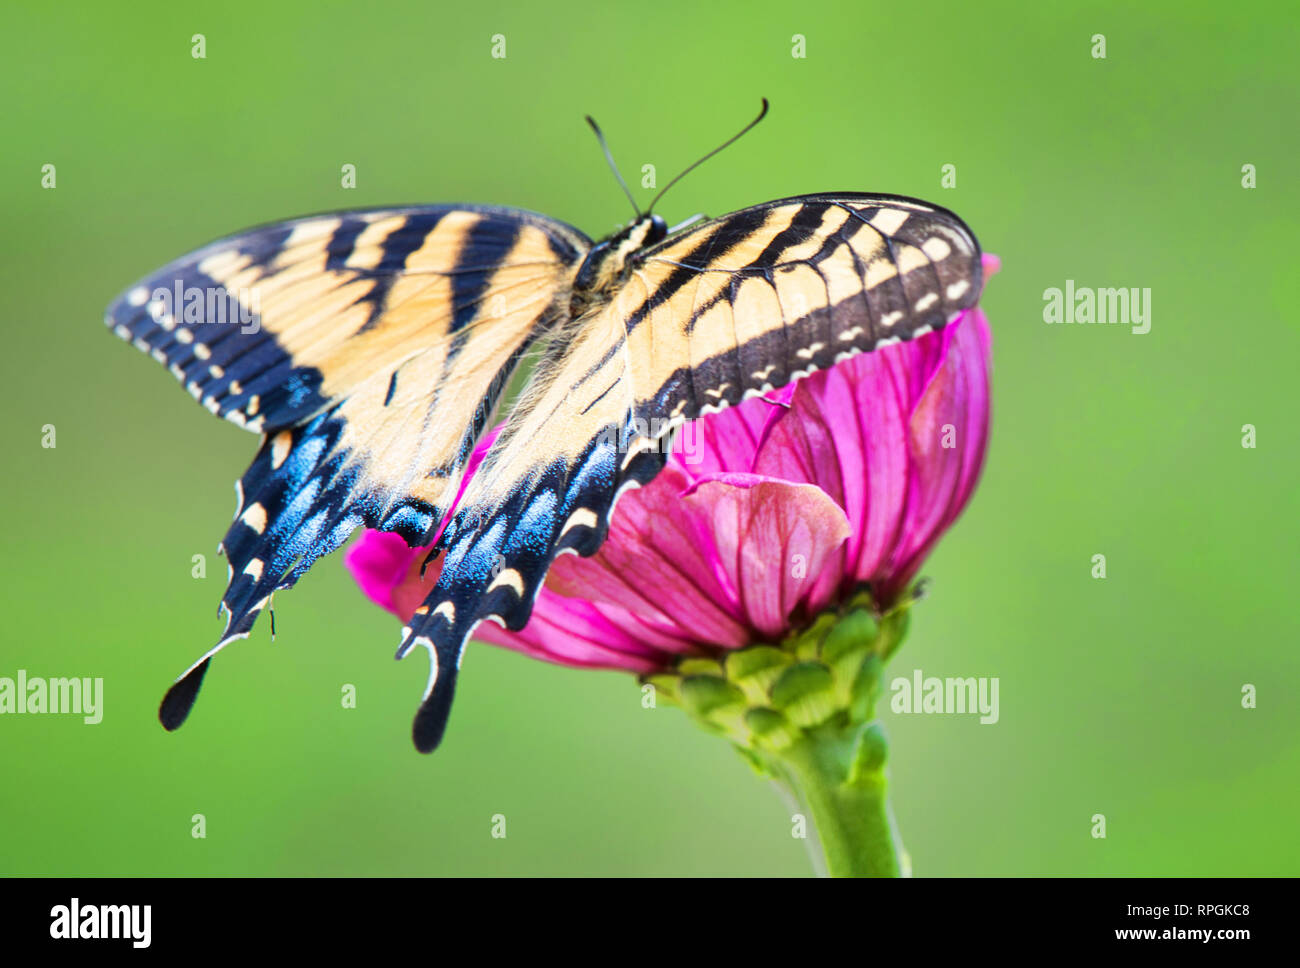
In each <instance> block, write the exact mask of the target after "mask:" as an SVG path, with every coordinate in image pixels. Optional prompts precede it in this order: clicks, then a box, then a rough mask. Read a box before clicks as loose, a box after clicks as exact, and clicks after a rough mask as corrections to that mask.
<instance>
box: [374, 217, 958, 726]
mask: <svg viewBox="0 0 1300 968" xmlns="http://www.w3.org/2000/svg"><path fill="white" fill-rule="evenodd" d="M629 270H630V271H629V274H628V275H627V278H626V281H625V283H624V284H623V285H622V286H621V288H620V289H619V290H618V291H617V292H616V293H615V295H614V297H613V298H612V299H611V300H610V301H609V302H608V303H606V304H605V305H604V306H602V307H601V308H599V309H597V310H595V311H594V312H592V313H590V314H588V315H587V316H584V317H583V318H581V319H578V320H574V321H572V322H571V324H570V325H569V327H567V328H566V329H565V330H563V331H561V332H560V333H559V334H558V335H557V337H556V338H555V339H554V340H553V342H552V347H551V349H550V351H549V353H548V356H547V359H546V360H544V361H543V363H542V365H540V366H539V368H538V370H537V371H536V373H535V374H534V376H533V378H532V380H531V381H530V385H529V388H528V391H527V393H526V395H525V398H524V399H523V401H522V402H521V404H520V405H519V406H517V407H516V408H515V411H514V412H513V413H512V414H511V416H510V419H509V421H508V423H507V425H506V427H505V429H504V430H503V432H502V433H501V435H500V437H499V438H498V440H497V441H496V443H495V444H494V445H493V448H492V450H491V451H490V452H489V454H488V455H487V457H486V459H485V461H484V463H483V466H482V467H481V468H480V470H479V472H478V473H477V474H476V475H475V476H474V478H473V480H472V481H471V482H470V484H469V487H468V488H467V490H466V492H465V494H464V497H463V500H462V501H461V502H460V504H459V505H458V508H457V510H456V512H455V514H454V515H453V518H452V521H451V522H450V524H449V525H448V527H447V529H446V531H445V532H444V534H443V535H442V539H441V544H442V546H443V547H445V549H446V557H445V559H444V561H443V568H442V572H441V576H440V578H439V580H438V583H437V585H436V586H435V588H434V589H433V591H432V592H431V593H430V595H429V597H428V599H427V600H426V601H425V603H424V604H423V605H422V606H421V608H420V609H419V610H418V612H417V614H416V616H415V617H414V619H413V621H412V623H411V626H410V627H409V628H408V629H405V630H404V631H403V636H404V637H403V643H402V647H401V649H399V653H398V654H399V656H400V655H403V654H405V652H406V651H407V650H409V649H410V648H411V647H412V646H414V645H417V644H418V645H423V646H425V647H427V648H429V650H430V652H431V653H432V654H433V657H434V676H433V677H432V678H431V681H430V688H429V690H428V691H427V692H426V695H425V699H424V702H423V704H422V705H421V709H420V712H419V713H418V714H417V716H416V720H415V727H414V735H415V742H416V745H417V747H419V748H420V749H422V750H430V749H432V748H434V747H435V746H436V745H437V743H438V742H439V741H440V739H441V736H442V731H443V729H444V726H445V720H446V716H447V712H448V710H449V708H450V703H451V697H452V692H453V689H454V683H455V677H456V672H457V669H458V667H459V662H460V655H461V651H462V649H463V646H464V643H465V641H466V639H467V638H468V636H469V635H470V634H471V633H472V631H473V629H474V627H475V626H476V625H477V624H478V622H480V621H482V620H484V619H489V620H493V621H497V622H500V623H502V624H504V625H506V626H507V627H509V628H512V629H519V628H522V627H523V625H524V624H525V623H526V622H527V620H528V616H529V613H530V612H531V609H532V602H533V600H534V598H535V596H536V594H537V591H538V589H539V588H540V586H541V583H542V580H543V579H544V577H545V575H546V572H547V570H548V569H549V567H550V564H551V562H552V561H553V560H554V558H555V556H556V555H557V554H559V553H561V552H565V551H573V552H577V553H579V554H582V555H590V554H593V553H594V552H595V551H596V549H597V548H598V547H599V546H600V544H601V542H602V541H603V540H604V538H605V534H606V531H607V528H608V521H609V515H610V513H611V510H612V507H613V504H614V501H615V499H616V498H617V496H618V494H619V493H620V492H621V491H622V490H623V489H624V488H625V487H628V486H634V485H641V484H645V483H647V482H648V481H649V480H650V479H651V478H653V477H654V475H655V474H656V473H658V471H659V469H660V468H661V467H662V466H663V463H664V461H665V459H666V454H667V450H668V446H667V442H668V438H669V436H670V434H671V433H672V431H673V430H674V429H675V428H676V427H677V426H679V425H680V424H681V423H683V422H684V421H686V420H689V419H692V418H694V417H697V416H699V415H701V414H704V413H708V412H711V411H714V410H718V409H722V408H724V407H727V406H731V405H733V404H735V403H738V402H739V401H740V400H742V399H744V398H745V397H747V396H752V395H755V394H758V393H762V392H765V391H767V390H770V389H773V388H776V387H780V386H782V385H784V384H786V383H788V382H790V381H791V380H794V379H797V378H798V377H801V376H804V375H806V374H808V373H811V372H813V371H814V370H817V369H820V368H824V367H827V366H830V365H832V364H833V363H835V362H836V361H838V360H841V359H844V358H846V357H848V356H851V355H853V354H855V353H861V352H866V351H870V350H872V349H875V348H876V347H878V346H881V345H884V344H887V343H890V342H896V341H899V340H906V339H912V338H914V337H916V336H918V335H921V334H924V333H926V332H929V331H931V330H937V329H940V328H942V327H943V326H945V325H947V324H948V323H949V322H951V321H953V320H954V319H955V318H956V317H957V316H958V315H959V314H960V313H961V312H962V311H963V310H965V309H967V308H969V307H970V306H973V305H974V304H975V301H976V299H977V297H978V295H979V292H980V289H981V287H982V282H983V280H982V274H981V267H980V250H979V245H978V243H977V242H976V240H975V237H974V235H973V234H972V233H971V232H970V230H969V229H968V228H967V227H966V226H965V225H964V224H963V223H962V222H961V220H960V219H959V218H957V216H955V215H953V214H952V213H950V212H948V211H946V210H944V209H941V208H938V207H937V206H933V205H929V204H926V203H924V202H920V201H916V200H913V199H905V198H898V197H894V196H880V195H859V194H843V195H813V196H804V197H800V198H793V199H785V200H781V201H776V202H771V203H768V204H766V205H761V206H756V207H754V208H750V209H745V210H743V211H740V212H737V213H735V214H732V215H728V216H725V217H723V218H720V219H716V220H714V221H712V222H708V223H705V224H703V225H701V226H698V227H696V228H694V229H692V230H691V231H689V232H687V233H685V234H682V235H679V236H675V237H673V238H669V239H667V240H665V241H664V242H662V243H660V244H659V245H657V246H654V247H652V248H650V249H647V250H645V251H643V252H641V253H638V254H636V255H634V256H633V257H632V259H631V260H630V262H629Z"/></svg>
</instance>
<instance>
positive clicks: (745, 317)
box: [107, 193, 982, 751]
mask: <svg viewBox="0 0 1300 968" xmlns="http://www.w3.org/2000/svg"><path fill="white" fill-rule="evenodd" d="M981 285H982V276H981V269H980V252H979V246H978V243H977V242H976V240H975V238H974V236H973V234H971V232H970V230H969V229H968V228H966V226H965V225H964V223H962V221H961V220H960V219H959V218H957V216H955V215H953V214H952V213H950V212H948V211H946V210H945V209H942V208H939V207H938V206H934V205H930V204H928V203H925V202H921V201H918V200H915V199H908V198H902V197H897V196H887V195H866V194H860V193H833V194H823V195H809V196H800V197H797V198H789V199H782V200H779V201H774V202H768V203H765V204H762V205H758V206H754V207H752V208H748V209H743V210H741V211H739V212H736V213H733V214H732V215H728V216H724V217H722V218H718V219H713V220H711V221H706V222H704V223H702V224H699V225H694V226H692V227H690V228H689V229H687V230H685V231H680V232H676V233H669V232H668V230H667V228H666V224H665V222H664V221H663V219H661V218H660V217H659V216H657V215H638V217H637V218H635V219H634V220H633V221H631V222H630V223H628V224H627V225H626V226H625V227H624V228H622V229H621V230H619V231H618V232H616V233H614V234H613V235H611V236H609V237H608V238H606V239H603V240H601V241H600V242H597V243H593V242H591V240H589V239H588V238H587V237H586V236H585V235H583V234H582V233H581V232H579V231H577V230H576V229H573V228H571V227H569V226H567V225H565V224H563V223H561V222H558V221H556V220H553V219H549V218H547V217H545V216H541V215H536V214H533V213H529V212H522V211H519V210H513V209H504V208H494V207H490V206H422V207H411V208H403V209H378V210H370V211H359V212H342V213H335V214H329V215H322V216H313V217H309V218H306V219H297V220H293V221H290V222H285V223H279V224H276V225H271V226H267V227H265V228H262V229H255V230H252V231H250V232H247V233H243V234H241V235H237V236H234V237H231V238H229V239H226V240H222V241H221V242H217V243H213V244H212V245H210V246H207V247H205V248H203V249H200V250H198V251H197V252H195V253H194V254H192V255H190V256H186V257H184V258H182V259H180V260H177V261H176V262H175V263H172V264H171V265H169V266H167V267H165V268H164V269H162V270H159V271H158V272H157V273H155V274H153V275H152V276H150V277H148V278H146V279H145V280H143V281H142V282H141V283H140V284H138V285H137V286H135V287H132V288H131V289H129V290H127V291H126V292H125V293H124V294H123V296H122V297H121V298H119V299H118V300H117V301H116V302H114V303H113V305H112V306H110V308H109V312H108V316H107V322H108V324H109V326H110V327H111V328H112V329H114V331H115V332H116V333H117V334H118V335H119V336H121V337H123V338H124V339H127V340H129V341H131V342H133V343H134V344H135V345H136V346H137V347H138V348H140V349H142V350H144V351H146V352H148V353H150V354H151V355H153V356H154V357H155V359H157V360H159V362H161V363H163V364H164V365H165V366H167V367H168V369H169V370H171V372H172V373H173V375H174V376H176V377H177V378H178V379H179V380H181V382H182V383H184V384H185V386H186V388H187V389H188V390H189V391H190V393H191V395H193V396H194V397H195V398H196V399H197V400H199V401H200V402H201V403H203V405H204V406H206V407H207V408H208V409H209V410H211V411H212V412H213V413H215V414H218V415H220V416H223V417H225V418H226V419H229V420H231V421H232V422H234V423H236V424H238V425H240V426H242V427H244V428H245V429H248V430H251V431H253V432H255V433H258V434H260V435H261V441H262V442H261V447H260V449H259V451H258V454H257V456H256V458H255V459H254V461H253V464H252V466H251V467H250V468H249V470H248V472H247V473H246V474H245V475H244V477H243V479H242V481H241V482H240V484H239V485H238V488H237V490H238V494H239V507H238V509H237V512H236V517H235V521H234V523H233V524H232V525H231V527H230V530H229V531H228V533H227V535H226V538H225V540H224V542H223V545H222V547H223V550H224V553H225V554H226V555H227V558H228V560H229V562H230V565H231V578H230V583H229V587H228V588H227V590H226V593H225V595H224V596H223V600H222V604H223V606H224V607H225V609H226V611H227V613H228V622H227V627H226V630H225V632H224V634H223V635H222V637H221V638H220V640H219V641H218V643H217V645H216V646H215V647H214V648H213V649H211V650H210V651H209V652H208V653H207V654H205V655H204V656H203V657H201V658H200V660H199V661H198V662H197V663H195V664H194V665H193V666H191V667H190V669H189V670H187V671H186V673H184V674H183V675H182V676H181V677H180V678H179V679H178V680H177V682H176V684H175V685H174V686H173V687H172V689H171V690H170V691H169V693H168V695H167V697H166V698H165V699H164V701H163V705H162V708H161V710H160V717H161V718H162V720H163V723H164V725H166V726H167V727H168V728H169V729H170V728H175V727H176V726H178V725H179V724H180V723H181V722H182V721H183V720H184V718H185V716H186V715H187V714H188V712H189V709H190V706H191V705H192V703H193V701H194V698H195V695H196V694H197V691H198V686H199V683H201V681H202V678H203V675H204V673H205V671H206V669H207V667H208V663H209V661H210V659H211V657H212V655H213V654H215V653H216V652H217V651H218V650H219V649H221V648H222V647H223V646H224V645H226V644H227V643H229V642H230V641H232V640H234V639H236V638H242V637H244V636H246V635H247V634H248V631H249V630H250V629H251V627H252V625H253V622H254V621H255V619H256V617H257V615H258V614H259V613H260V612H261V611H262V610H263V609H264V608H265V607H266V606H267V605H268V604H269V601H270V597H271V594H272V593H273V592H274V591H275V590H277V589H280V588H286V587H288V586H290V585H292V584H293V583H294V582H295V581H296V580H297V579H298V578H299V577H301V576H302V575H303V574H304V573H305V572H306V571H307V570H308V569H309V568H310V567H311V565H312V563H313V562H314V561H315V560H316V559H318V558H319V557H320V556H322V555H324V554H327V553H328V552H330V551H332V550H334V549H336V548H338V547H339V546H340V545H341V544H342V543H343V542H344V541H345V540H346V539H347V537H348V536H349V534H351V533H352V531H354V530H355V529H356V528H358V527H363V526H364V527H370V528H376V529H380V530H387V531H393V532H395V533H397V534H399V535H401V536H402V537H403V538H404V539H405V540H406V541H407V542H408V543H409V544H411V545H412V546H422V545H426V544H430V543H431V542H432V543H434V544H435V554H436V557H437V558H438V560H439V566H440V572H439V577H438V581H437V584H436V587H435V588H434V590H433V591H432V592H431V593H430V596H429V598H428V599H427V600H426V601H425V603H424V604H423V605H421V606H420V607H419V608H418V609H417V610H416V613H415V614H414V615H413V616H412V617H411V619H410V624H409V625H408V626H407V627H406V628H404V629H403V633H402V642H401V646H400V648H399V651H398V655H399V657H400V656H402V655H405V654H406V653H407V652H408V651H409V650H411V649H412V648H413V647H414V646H416V645H420V646H424V647H426V648H427V649H428V650H429V652H430V654H431V656H432V658H433V663H432V671H431V675H430V679H429V684H428V687H427V688H426V691H425V696H424V701H423V702H422V704H421V707H420V711H419V713H418V714H417V716H416V721H415V726H414V738H415V742H416V746H417V747H418V748H420V749H421V750H426V751H427V750H430V749H432V748H434V747H435V746H436V745H437V744H438V742H439V741H440V739H441V736H442V731H443V727H444V725H445V722H446V718H447V713H448V710H449V707H450V703H451V697H452V692H453V687H454V682H455V677H456V673H457V669H458V667H459V662H460V656H461V654H462V651H463V648H464V645H465V642H466V640H467V639H468V637H469V636H470V635H471V634H472V633H473V630H474V628H475V627H476V626H477V624H478V623H479V622H481V621H484V620H490V621H497V622H500V623H502V624H504V625H506V626H508V627H510V628H515V629H518V628H521V627H522V626H523V625H524V624H525V623H526V622H527V620H528V617H529V614H530V611H531V607H532V602H533V599H534V598H535V596H536V594H537V592H538V590H539V589H540V587H541V584H542V581H543V580H544V578H545V575H546V572H547V570H548V568H549V567H550V564H551V562H552V561H553V560H554V558H555V556H556V555H558V554H560V553H563V552H575V553H578V554H582V555H590V554H593V553H594V552H595V551H596V550H597V548H599V546H600V544H601V542H602V541H603V540H604V537H605V534H606V532H607V529H608V523H609V516H610V514H611V513H612V510H613V506H614V502H615V500H616V498H617V497H618V495H619V494H620V493H621V492H622V491H623V490H625V489H626V488H628V487H632V486H637V485H641V484H645V483H647V482H648V481H649V480H651V479H652V478H653V477H654V475H655V474H656V473H657V472H658V470H659V469H660V468H661V467H662V466H663V463H664V460H665V458H666V453H667V450H668V448H667V446H666V444H667V442H668V440H669V439H670V437H671V435H672V433H673V431H674V430H675V429H676V428H677V427H679V426H680V425H681V424H682V423H684V422H685V421H687V420H692V419H695V418H697V417H699V416H701V415H704V414H707V413H710V412H713V411H716V410H719V409H722V408H724V407H727V406H731V405H734V404H736V403H739V402H740V401H741V400H743V399H745V398H746V397H749V396H753V395H755V394H761V393H764V392H767V391H769V390H771V389H774V388H777V387H780V386H783V385H785V384H787V383H789V382H791V381H792V380H796V379H798V378H800V377H801V376H804V375H806V374H808V373H811V372H813V371H815V370H817V369H821V368H824V367H828V366H832V365H834V364H835V363H836V362H837V361H839V360H841V359H844V358H846V357H848V356H851V355H853V354H855V353H860V352H869V351H871V350H873V349H875V348H876V347H878V346H881V345H885V344H887V343H889V342H896V341H898V340H902V339H912V338H915V337H917V336H920V335H923V334H925V333H927V332H930V331H932V330H938V329H941V328H942V327H943V326H945V325H947V324H948V323H950V322H951V321H953V320H954V319H956V318H957V317H958V316H959V315H960V314H961V312H963V311H964V310H965V309H967V308H969V307H970V306H972V305H974V303H975V301H976V298H977V297H978V295H979V291H980V288H981ZM190 290H198V291H201V292H204V293H205V294H207V296H208V298H205V299H203V300H201V303H202V305H201V307H200V308H199V309H198V310H194V311H192V307H191V306H189V305H188V304H187V305H186V306H183V307H182V306H179V305H178V303H179V302H180V301H181V300H180V298H179V297H178V296H176V295H175V293H177V292H180V293H185V292H188V291H190ZM166 293H171V294H172V295H164V294H166ZM229 319H235V320H239V321H241V325H232V324H230V323H228V322H227V320H229ZM538 347H540V348H541V349H542V351H543V355H542V358H541V361H540V362H539V364H538V365H537V367H536V368H535V369H534V370H533V371H532V373H531V375H530V378H529V380H528V383H527V386H526V388H525V390H524V392H523V394H522V395H521V397H520V399H519V400H518V401H517V402H516V403H515V404H514V406H513V407H512V408H511V409H510V411H509V413H508V414H507V415H506V419H505V421H504V427H503V429H502V431H501V433H500V435H499V436H498V437H497V439H496V441H495V442H494V443H493V445H492V447H491V448H490V449H489V450H488V451H487V454H486V456H485V457H484V459H483V462H482V465H481V466H480V467H479V469H478V471H477V472H476V473H475V474H474V475H473V476H472V477H470V478H469V479H468V480H467V479H466V475H465V468H466V463H467V461H468V459H469V457H470V453H471V451H472V450H473V448H474V446H475V444H476V442H477V441H478V440H479V439H480V438H481V437H482V435H483V434H484V432H485V431H486V430H487V428H488V426H489V424H490V423H491V421H492V419H493V416H494V414H495V412H496V410H497V408H498V406H499V404H500V402H501V400H502V396H503V394H504V392H505V389H506V386H507V384H508V383H509V382H510V380H511V379H512V377H513V376H515V374H516V372H517V370H518V368H519V366H520V363H521V361H522V360H523V358H524V356H525V354H526V353H528V352H530V351H533V350H535V349H537V348H538Z"/></svg>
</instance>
